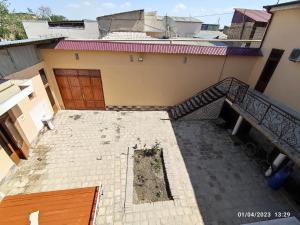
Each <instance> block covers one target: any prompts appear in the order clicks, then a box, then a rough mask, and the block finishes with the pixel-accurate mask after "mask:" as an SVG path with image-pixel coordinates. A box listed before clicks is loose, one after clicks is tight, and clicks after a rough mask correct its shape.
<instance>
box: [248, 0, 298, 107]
mask: <svg viewBox="0 0 300 225" xmlns="http://www.w3.org/2000/svg"><path fill="white" fill-rule="evenodd" d="M265 8H266V9H267V10H268V12H269V13H271V14H272V20H271V22H270V25H269V26H268V30H267V32H266V36H265V38H264V41H263V43H262V46H261V50H262V52H263V55H264V57H261V58H258V59H257V62H256V64H255V66H254V68H253V71H252V73H251V76H250V78H249V83H250V84H251V85H253V86H254V87H255V88H256V89H257V90H259V91H261V92H263V93H264V94H266V95H267V96H270V97H272V98H274V99H276V100H278V101H280V102H283V103H284V104H286V105H288V106H289V107H291V108H293V109H294V110H296V111H298V112H300V101H299V96H300V88H299V84H300V62H299V61H298V62H297V61H295V59H296V58H297V57H294V59H293V58H291V54H292V52H293V51H295V50H296V49H297V48H298V49H299V47H300V46H299V37H300V26H299V22H300V20H299V19H300V16H299V15H300V1H293V2H287V3H282V4H278V5H271V6H266V7H265ZM295 52H296V51H295ZM295 55H296V54H295ZM298 57H300V56H299V53H298ZM298 60H299V58H298Z"/></svg>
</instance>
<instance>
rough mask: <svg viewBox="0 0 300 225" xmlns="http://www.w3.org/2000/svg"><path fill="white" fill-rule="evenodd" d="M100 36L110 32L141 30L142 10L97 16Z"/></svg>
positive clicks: (142, 21) (142, 23)
mask: <svg viewBox="0 0 300 225" xmlns="http://www.w3.org/2000/svg"><path fill="white" fill-rule="evenodd" d="M97 22H98V26H99V32H100V37H101V38H102V37H104V36H106V35H107V34H108V33H110V32H143V31H144V10H143V9H141V10H134V11H129V12H121V13H115V14H111V15H106V16H100V17H97Z"/></svg>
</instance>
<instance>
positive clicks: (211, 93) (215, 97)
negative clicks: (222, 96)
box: [206, 90, 218, 100]
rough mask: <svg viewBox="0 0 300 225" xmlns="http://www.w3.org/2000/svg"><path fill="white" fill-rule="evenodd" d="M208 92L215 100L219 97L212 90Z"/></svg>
mask: <svg viewBox="0 0 300 225" xmlns="http://www.w3.org/2000/svg"><path fill="white" fill-rule="evenodd" d="M206 94H208V95H209V97H210V98H211V99H213V100H215V99H217V98H218V96H217V95H215V94H214V93H213V92H212V90H207V92H206Z"/></svg>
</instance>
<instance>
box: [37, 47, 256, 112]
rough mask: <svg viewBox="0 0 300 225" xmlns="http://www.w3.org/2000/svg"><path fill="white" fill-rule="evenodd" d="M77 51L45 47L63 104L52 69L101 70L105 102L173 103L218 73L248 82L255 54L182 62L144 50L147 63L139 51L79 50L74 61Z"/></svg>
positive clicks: (180, 58)
mask: <svg viewBox="0 0 300 225" xmlns="http://www.w3.org/2000/svg"><path fill="white" fill-rule="evenodd" d="M74 53H76V52H75V51H65V50H51V49H43V50H42V56H43V59H44V61H45V64H46V68H47V71H46V72H47V74H48V75H49V79H50V81H49V82H50V85H51V87H52V89H53V91H54V92H55V93H56V94H57V96H58V97H57V99H58V102H59V104H60V106H61V107H63V102H62V100H61V97H60V94H59V89H58V87H57V83H56V80H55V78H54V74H53V68H64V69H100V70H101V74H102V82H103V89H104V97H105V102H106V105H136V106H143V105H151V106H158V105H159V106H169V105H174V104H177V103H179V102H180V101H183V100H185V99H186V98H188V97H190V96H192V95H193V94H195V93H197V92H199V91H200V90H202V89H204V88H207V87H208V86H209V85H212V84H214V83H216V82H217V81H218V80H219V79H220V77H227V76H233V75H234V76H236V77H237V78H240V79H242V80H244V81H247V80H248V78H249V75H250V71H251V70H252V66H253V65H254V63H255V61H256V58H257V57H236V56H235V57H231V56H230V57H227V59H226V61H225V56H195V55H188V56H187V57H188V61H187V63H186V64H184V63H183V59H184V57H185V56H186V55H169V54H150V53H149V54H142V55H143V57H144V61H143V62H137V57H138V56H139V55H138V54H131V53H117V52H97V51H79V52H78V53H79V58H80V59H79V60H75V57H74ZM129 55H133V56H134V62H130V60H129ZM224 62H225V64H224ZM223 67H224V68H223ZM222 69H223V73H222ZM221 73H222V74H221Z"/></svg>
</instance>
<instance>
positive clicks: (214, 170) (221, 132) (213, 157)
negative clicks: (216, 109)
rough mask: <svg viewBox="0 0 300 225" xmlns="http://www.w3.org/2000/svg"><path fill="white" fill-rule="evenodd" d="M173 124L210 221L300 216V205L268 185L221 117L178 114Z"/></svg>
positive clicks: (224, 223)
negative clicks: (277, 214) (182, 116)
mask: <svg viewBox="0 0 300 225" xmlns="http://www.w3.org/2000/svg"><path fill="white" fill-rule="evenodd" d="M172 126H173V130H174V133H175V136H176V139H177V142H178V145H179V147H180V151H181V154H182V156H183V158H184V162H185V165H186V168H187V171H188V174H189V177H190V180H191V182H192V186H193V189H194V192H195V196H196V199H197V204H198V207H199V210H200V213H201V215H202V217H203V219H204V222H205V224H206V225H214V224H217V225H235V224H243V223H249V222H255V221H261V220H267V219H270V218H275V212H290V213H291V215H294V216H296V217H297V218H298V219H299V218H300V217H299V213H297V212H299V207H298V210H296V209H295V205H294V204H291V202H290V201H289V200H288V199H287V198H286V196H285V195H284V194H283V192H282V191H273V190H271V189H270V188H269V187H268V186H267V181H266V179H265V178H264V176H263V172H262V171H261V169H260V167H259V165H258V164H256V162H255V161H254V160H253V159H251V158H249V157H248V156H247V155H246V154H245V152H244V150H243V146H235V145H234V144H233V142H232V139H231V138H230V134H229V132H228V131H227V130H225V129H222V128H220V127H219V126H217V121H215V120H206V121H205V120H202V121H196V120H178V121H175V122H174V121H173V122H172ZM248 212H250V213H263V214H259V215H258V214H250V215H248V214H247V213H248ZM239 213H241V214H242V215H241V216H240V217H239ZM243 213H244V214H247V215H243ZM248 216H250V217H248ZM262 216H266V217H263V218H261V217H262ZM269 216H270V218H269Z"/></svg>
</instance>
